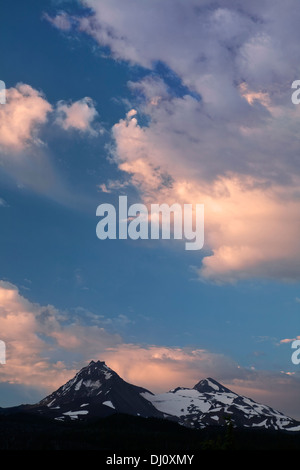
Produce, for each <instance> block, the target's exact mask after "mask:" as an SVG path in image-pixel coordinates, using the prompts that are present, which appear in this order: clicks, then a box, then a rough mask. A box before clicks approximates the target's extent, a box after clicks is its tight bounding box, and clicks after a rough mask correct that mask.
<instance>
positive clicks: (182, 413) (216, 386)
mask: <svg viewBox="0 0 300 470" xmlns="http://www.w3.org/2000/svg"><path fill="white" fill-rule="evenodd" d="M142 395H143V397H145V398H146V399H147V400H149V401H150V402H151V403H152V404H153V405H154V406H155V408H157V409H158V410H159V411H161V412H162V413H165V414H169V415H172V416H175V417H177V419H178V422H179V423H181V424H183V425H185V426H188V427H193V428H195V429H201V428H205V427H207V426H216V425H217V426H220V425H225V424H226V419H227V418H230V421H231V423H232V425H233V426H234V427H239V428H251V429H268V430H273V431H274V430H275V431H277V430H284V431H299V432H300V422H297V421H296V420H294V419H292V418H289V417H287V416H285V415H284V414H283V413H281V412H280V411H277V410H274V409H272V408H270V407H269V406H266V405H261V404H259V403H256V402H255V401H254V400H251V399H250V398H247V397H243V396H241V395H238V394H236V393H234V392H232V391H231V390H229V389H228V388H226V387H224V386H223V385H221V384H220V383H218V382H217V381H216V380H214V379H212V378H207V379H204V380H201V381H200V382H198V383H197V384H196V385H195V386H194V387H193V388H192V389H190V388H182V387H178V388H176V389H174V390H170V391H169V392H167V393H162V394H159V395H153V394H151V395H149V394H148V393H147V392H145V393H143V394H142Z"/></svg>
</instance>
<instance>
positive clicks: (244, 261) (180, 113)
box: [77, 0, 300, 283]
mask: <svg viewBox="0 0 300 470" xmlns="http://www.w3.org/2000/svg"><path fill="white" fill-rule="evenodd" d="M83 3H84V5H85V6H87V7H89V8H91V9H92V12H91V14H89V15H88V16H86V17H83V18H77V21H78V25H79V26H78V27H79V30H80V31H82V32H85V33H87V34H89V35H90V36H92V37H93V38H94V39H95V41H97V43H98V44H99V45H100V46H104V47H108V48H109V49H110V51H111V55H112V57H113V58H114V59H116V60H125V61H127V62H128V63H129V64H138V65H140V66H143V67H145V68H146V69H148V70H149V73H148V75H147V76H146V77H144V78H143V79H142V80H140V81H138V82H136V83H132V82H130V83H129V84H128V85H129V87H130V89H131V90H132V91H133V92H134V93H135V97H136V99H134V98H133V103H132V110H130V111H129V112H128V114H127V115H126V117H124V119H121V120H120V121H119V123H116V124H115V126H114V127H113V129H112V137H113V139H114V142H115V149H114V154H113V157H114V161H115V163H116V164H117V166H118V168H119V169H120V170H122V171H123V172H124V174H125V175H127V176H128V180H129V181H130V182H131V184H132V185H134V186H136V187H137V188H138V189H139V191H140V194H141V197H142V198H144V200H145V201H147V202H150V201H151V200H152V201H153V200H154V201H155V200H157V198H159V199H160V200H161V201H163V202H179V203H194V204H195V203H196V202H198V203H204V205H205V243H206V248H207V251H208V252H210V253H211V255H210V256H205V258H204V260H203V261H202V260H201V259H200V256H201V255H199V261H198V258H197V259H196V260H195V263H194V264H197V262H198V263H199V269H198V274H199V278H200V279H201V280H205V281H211V282H218V283H222V282H235V281H237V280H239V279H249V278H251V279H252V278H266V279H276V280H281V281H295V280H296V281H297V280H299V279H300V269H299V266H300V252H299V249H298V243H297V241H298V240H299V235H300V226H299V218H298V216H297V214H298V213H299V209H300V207H299V183H300V181H299V169H300V168H299V159H298V152H299V145H298V132H299V131H298V130H299V124H300V107H299V106H298V107H297V106H295V105H293V104H292V103H291V84H292V82H293V80H294V79H297V78H299V77H298V75H299V67H298V65H297V63H296V62H295V60H294V57H295V55H296V53H297V43H298V41H297V38H298V39H299V40H300V32H299V28H298V26H297V25H298V22H299V14H300V13H299V9H298V6H297V2H296V1H295V0H291V2H290V3H289V8H288V9H287V8H286V7H285V6H283V5H280V4H276V6H275V7H274V2H272V1H270V0H266V1H264V2H256V1H255V2H243V3H242V4H240V3H239V2H238V3H237V2H235V1H233V0H226V1H225V2H215V3H214V4H213V5H211V2H208V1H203V2H199V1H197V0H191V1H189V2H183V1H182V0H175V1H174V0H172V1H170V0H166V1H165V2H159V1H158V0H153V2H149V3H147V4H145V5H144V4H143V5H142V4H141V2H139V1H137V0H130V2H129V3H130V6H129V5H128V4H126V6H125V5H124V2H122V1H121V0H110V1H107V0H104V1H103V2H97V1H95V0H85V1H84V2H83ZM158 63H163V64H164V65H165V66H166V67H167V69H168V70H169V71H170V73H169V75H170V74H173V75H174V77H176V79H177V82H176V83H177V85H174V84H173V85H172V83H171V84H170V82H172V80H170V76H167V73H165V74H161V78H158V71H157V64H158ZM179 85H180V86H179ZM179 88H180V89H179ZM145 116H146V117H147V124H146V125H141V124H140V123H139V122H142V120H140V121H139V117H145ZM106 188H107V189H108V186H106ZM286 227H288V230H287V229H286ZM195 256H197V254H196V255H195Z"/></svg>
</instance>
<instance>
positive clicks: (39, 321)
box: [0, 0, 300, 419]
mask: <svg viewBox="0 0 300 470" xmlns="http://www.w3.org/2000/svg"><path fill="white" fill-rule="evenodd" d="M299 21H300V5H299V2H298V1H297V0H288V1H287V2H284V4H283V2H280V1H278V0H275V1H274V0H260V1H256V0H254V1H253V0H251V1H250V0H244V1H239V0H223V1H215V2H212V1H206V0H164V2H161V1H159V0H145V1H143V2H141V1H139V0H78V1H77V0H48V1H46V0H42V1H39V2H35V1H33V0H28V1H27V2H24V1H21V0H14V1H13V2H5V4H3V6H2V7H1V28H0V39H1V41H0V44H1V45H0V47H1V50H2V54H1V56H2V61H1V67H0V80H3V81H4V82H5V86H6V90H5V96H6V100H5V103H3V104H0V221H1V231H0V340H1V341H4V342H5V345H6V362H5V364H0V406H2V407H6V406H12V405H17V404H20V403H35V402H36V401H38V400H40V399H42V398H43V397H44V396H46V395H47V394H49V393H50V392H52V391H53V390H55V389H56V388H58V387H59V386H61V385H62V384H63V383H65V382H66V381H67V380H68V379H70V378H71V377H72V376H73V375H74V374H75V373H76V372H77V371H78V370H79V369H80V368H81V367H83V366H85V365H86V364H87V363H88V362H89V361H90V360H102V361H103V360H104V361H105V362H106V363H107V365H108V366H110V367H111V368H113V369H114V370H115V371H116V372H117V373H119V374H120V375H121V376H122V378H124V379H125V380H127V381H129V382H131V383H134V384H136V385H140V386H143V387H146V388H148V389H150V390H151V391H153V392H163V391H167V390H169V389H171V388H174V387H176V386H183V387H192V386H194V385H195V384H196V383H197V382H198V381H199V380H201V379H203V378H205V377H213V378H214V379H215V380H217V381H219V382H221V383H222V384H224V385H226V386H228V387H229V388H231V389H232V390H233V391H235V392H237V393H241V394H243V395H245V396H248V397H250V398H252V399H254V400H256V401H258V402H261V403H265V404H266V405H269V406H273V407H274V408H276V409H278V410H279V411H282V412H284V413H286V414H287V415H289V416H291V417H294V418H297V419H300V399H299V396H300V373H299V371H300V364H294V363H293V362H292V359H291V358H292V353H293V351H294V350H293V349H292V343H293V341H294V340H297V339H298V340H299V339H300V336H299V335H300V330H299V316H300V286H299V281H300V248H299V236H300V220H299V213H300V184H299V183H300V171H299V169H300V168H299V167H300V159H299V149H300V140H299V124H300V106H298V105H297V104H295V103H294V102H293V101H292V94H293V92H294V90H293V89H292V84H293V82H294V81H295V80H298V79H300V61H299V55H300V50H299V44H300V30H299ZM120 196H127V200H128V204H129V205H130V206H131V205H133V204H143V205H144V206H145V207H150V205H151V204H163V203H164V204H167V205H169V206H171V205H172V204H174V203H176V204H179V205H181V207H183V205H184V204H191V205H193V207H195V205H196V204H203V206H204V245H203V247H202V248H201V249H199V250H186V249H185V244H184V240H180V239H179V240H177V239H174V238H172V237H171V238H170V239H169V240H168V239H161V238H159V239H151V238H149V239H137V240H134V239H131V238H129V237H128V238H127V239H119V238H118V237H117V238H116V239H105V240H101V239H99V238H98V237H97V234H96V227H97V224H98V222H99V217H97V215H96V211H97V207H98V206H99V205H101V204H110V205H111V206H113V207H115V209H116V211H118V204H119V197H120ZM131 220H132V219H130V218H129V219H128V223H129V222H130V221H131ZM117 222H118V221H117Z"/></svg>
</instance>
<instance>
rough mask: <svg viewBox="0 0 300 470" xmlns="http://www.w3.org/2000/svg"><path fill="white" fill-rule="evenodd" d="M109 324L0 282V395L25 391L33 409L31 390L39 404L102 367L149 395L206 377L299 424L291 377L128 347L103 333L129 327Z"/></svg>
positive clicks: (172, 350)
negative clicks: (1, 357)
mask: <svg viewBox="0 0 300 470" xmlns="http://www.w3.org/2000/svg"><path fill="white" fill-rule="evenodd" d="M109 320H110V319H107V318H103V317H101V316H98V315H95V314H92V313H91V312H87V311H85V310H84V309H79V310H78V312H76V311H75V312H72V314H70V312H67V311H59V310H58V309H56V308H55V307H54V306H52V305H46V306H42V305H40V304H37V303H33V302H31V301H29V300H27V299H26V298H25V297H24V296H22V295H21V294H20V292H19V290H18V288H17V287H16V286H15V285H13V284H11V283H9V282H5V281H0V329H1V340H2V341H5V343H6V351H7V357H6V364H5V365H0V370H1V375H0V382H1V384H2V388H3V386H5V385H7V384H11V385H13V386H14V389H15V390H18V399H19V397H20V393H21V390H22V387H25V388H24V393H25V396H26V398H28V400H29V402H32V400H30V396H29V390H31V393H32V394H33V395H32V396H33V397H34V399H36V396H37V394H38V393H39V394H40V398H42V397H43V396H44V395H45V394H47V393H50V392H51V391H53V390H54V389H56V388H58V387H59V386H61V385H62V384H63V383H65V382H66V381H67V380H69V379H70V378H71V377H72V376H73V375H74V374H75V373H76V372H77V371H78V369H80V368H81V367H83V366H84V365H86V364H87V363H88V362H89V361H90V360H92V359H94V360H95V359H96V360H97V359H100V360H105V361H106V363H107V365H108V366H109V367H111V368H113V369H114V370H115V371H116V372H117V373H118V374H119V375H120V376H121V377H123V378H124V379H125V380H127V381H129V382H131V383H134V384H137V385H140V386H143V387H145V388H148V389H150V390H151V391H154V392H164V391H167V390H169V389H171V388H174V387H176V386H184V387H193V386H194V385H195V384H196V383H197V382H198V381H199V380H201V379H203V378H205V377H208V376H212V377H214V378H215V379H216V380H219V381H220V382H222V383H224V384H225V385H227V386H230V387H231V388H233V390H234V391H237V392H238V393H239V392H241V391H243V392H245V391H246V392H247V393H248V394H249V396H250V397H252V398H254V399H256V398H257V397H259V398H263V399H264V400H263V402H264V403H266V404H270V403H271V404H274V406H275V407H276V406H277V408H278V407H279V409H282V410H284V409H287V410H291V411H292V412H293V413H292V414H294V415H295V414H297V413H298V416H300V415H299V413H300V412H299V408H297V404H298V403H299V401H298V399H297V397H298V395H297V394H299V392H297V390H298V391H299V380H298V378H297V376H296V374H295V375H294V376H291V375H287V374H281V373H271V372H264V371H260V372H258V371H253V370H247V369H244V368H242V367H240V366H239V365H238V364H237V363H236V362H235V361H234V360H233V359H232V358H230V357H226V356H225V355H224V354H220V353H215V352H211V351H208V350H205V349H201V348H191V347H188V348H181V347H166V346H160V345H140V344H132V343H126V342H124V340H123V339H122V337H121V336H120V335H119V334H118V333H111V332H109V331H108V329H106V327H107V326H109V325H110V324H111V323H113V324H114V328H116V327H118V326H119V327H121V328H122V325H123V324H124V322H125V323H128V319H127V318H126V317H124V316H122V315H120V316H119V317H117V318H116V319H111V321H109ZM103 325H105V326H103ZM270 384H271V386H270ZM14 389H13V390H14ZM283 392H284V393H283ZM285 397H287V400H286V401H285ZM291 399H293V400H294V401H291ZM10 404H11V403H10ZM15 404H19V403H15ZM1 406H3V403H1Z"/></svg>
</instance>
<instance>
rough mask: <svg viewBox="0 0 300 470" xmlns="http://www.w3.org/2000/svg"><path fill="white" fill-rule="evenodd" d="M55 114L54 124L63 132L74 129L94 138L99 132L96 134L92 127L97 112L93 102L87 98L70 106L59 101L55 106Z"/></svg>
mask: <svg viewBox="0 0 300 470" xmlns="http://www.w3.org/2000/svg"><path fill="white" fill-rule="evenodd" d="M56 114H57V116H56V121H55V122H56V123H57V124H59V125H60V126H61V127H62V128H63V129H65V130H70V129H75V130H78V131H80V132H86V133H89V134H91V135H94V136H95V135H97V134H98V132H99V130H98V132H97V130H96V129H94V128H93V126H92V123H93V121H94V119H95V118H96V117H97V115H98V112H97V110H96V108H95V105H94V103H93V100H92V99H91V98H89V97H85V98H82V99H81V100H78V101H75V102H73V103H70V104H66V103H64V102H63V101H60V102H59V103H58V104H57V108H56Z"/></svg>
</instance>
